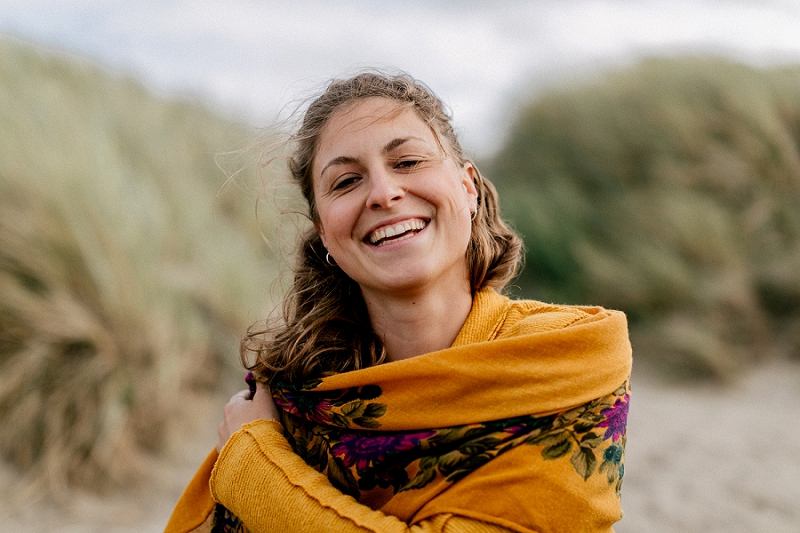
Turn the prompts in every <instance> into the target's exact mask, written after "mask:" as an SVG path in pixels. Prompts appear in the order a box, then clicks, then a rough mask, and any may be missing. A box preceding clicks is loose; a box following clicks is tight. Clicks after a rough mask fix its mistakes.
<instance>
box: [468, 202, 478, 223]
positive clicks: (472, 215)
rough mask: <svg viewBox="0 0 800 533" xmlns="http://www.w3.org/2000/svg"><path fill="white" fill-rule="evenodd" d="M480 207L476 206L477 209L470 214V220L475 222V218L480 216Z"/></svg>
mask: <svg viewBox="0 0 800 533" xmlns="http://www.w3.org/2000/svg"><path fill="white" fill-rule="evenodd" d="M478 207H479V206H477V205H476V206H475V211H473V212H472V213H470V214H469V220H470V221H471V222H475V219H476V218H477V217H478Z"/></svg>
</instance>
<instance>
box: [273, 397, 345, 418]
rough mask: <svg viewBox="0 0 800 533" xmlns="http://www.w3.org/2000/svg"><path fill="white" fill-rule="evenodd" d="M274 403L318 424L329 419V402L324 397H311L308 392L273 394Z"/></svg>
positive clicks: (290, 412)
mask: <svg viewBox="0 0 800 533" xmlns="http://www.w3.org/2000/svg"><path fill="white" fill-rule="evenodd" d="M273 399H274V400H275V405H277V406H278V407H279V408H280V409H282V410H284V411H286V412H287V413H289V414H293V415H295V416H299V417H301V418H305V419H306V420H312V421H314V422H317V423H320V424H329V423H330V421H331V417H330V410H331V408H332V407H333V406H332V404H331V402H330V401H328V400H325V399H312V398H311V397H310V395H308V394H292V393H289V392H284V393H283V394H274V395H273Z"/></svg>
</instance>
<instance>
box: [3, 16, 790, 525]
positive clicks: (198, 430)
mask: <svg viewBox="0 0 800 533" xmlns="http://www.w3.org/2000/svg"><path fill="white" fill-rule="evenodd" d="M797 28H800V1H797V0H772V1H765V2H758V3H754V2H745V1H737V0H727V1H725V0H716V1H714V0H697V1H666V0H663V1H662V0H642V1H639V2H629V1H624V0H618V1H611V0H609V1H599V0H595V1H589V0H575V1H571V2H559V1H555V0H552V1H540V2H526V1H512V0H509V1H502V2H478V1H458V2H456V1H451V0H442V1H439V2H421V1H407V2H403V3H397V2H393V3H390V2H382V1H376V2H368V1H366V0H363V1H357V0H353V1H342V2H324V1H322V0H319V1H300V2H276V1H255V0H253V1H246V0H231V1H227V2H212V1H210V0H199V1H178V0H160V1H155V0H154V1H148V0H134V1H127V2H114V1H99V0H75V1H71V2H59V1H56V0H24V1H23V0H3V1H2V3H0V487H2V488H0V500H2V501H3V503H4V505H2V509H0V524H3V525H0V531H16V530H18V529H23V528H24V529H25V530H27V531H51V532H52V531H57V532H67V531H69V532H84V531H86V532H92V531H112V532H123V531H124V532H127V531H140V532H141V531H147V532H149V531H153V532H155V531H160V530H161V529H162V528H163V525H164V524H165V522H166V520H167V518H168V516H169V513H170V511H171V507H172V505H173V504H174V502H175V500H176V499H177V497H178V495H179V494H180V492H181V490H182V488H183V486H184V485H185V484H186V482H187V481H188V479H189V478H190V477H191V474H192V473H193V469H194V467H196V466H197V464H198V463H199V461H200V460H201V459H202V457H203V456H204V455H205V453H206V452H207V451H209V450H210V449H211V448H212V447H213V446H214V444H215V443H216V431H215V428H216V424H217V422H218V417H219V416H220V413H221V408H222V406H223V405H224V403H225V401H226V399H227V398H228V397H229V396H230V394H232V393H233V392H235V391H236V390H238V389H240V388H241V385H242V383H241V379H242V374H243V373H242V370H241V366H240V364H239V362H238V341H239V338H240V337H241V336H242V333H243V332H244V330H245V328H246V327H247V326H248V325H250V324H251V323H253V322H254V321H256V320H259V319H261V318H263V317H265V316H266V315H267V314H268V313H269V312H270V311H271V310H272V309H273V306H274V305H275V303H276V302H279V301H280V295H281V287H282V286H283V285H282V284H283V283H285V279H286V276H285V274H286V273H287V272H286V265H285V258H286V250H287V249H289V248H290V246H291V242H292V239H293V235H294V232H295V231H296V227H297V225H298V224H299V223H301V222H299V221H298V220H299V219H298V217H297V216H296V215H295V214H294V207H293V206H294V205H295V203H294V201H295V199H296V197H295V194H294V191H292V190H291V189H290V188H287V187H286V186H285V181H284V180H285V176H284V175H283V173H282V172H281V171H280V166H279V165H267V166H265V165H263V164H262V161H261V160H260V159H259V148H260V147H261V146H262V145H263V143H264V142H265V141H264V139H269V134H270V133H271V132H274V131H279V130H280V129H281V128H285V127H286V125H287V118H289V117H291V116H292V113H293V112H294V111H295V110H296V109H298V107H299V108H302V105H303V102H305V101H307V99H308V97H310V96H312V95H314V94H316V93H317V92H318V90H319V89H321V88H322V87H324V85H325V82H326V81H327V80H329V79H331V78H332V77H336V76H346V75H348V74H351V73H353V72H355V71H356V70H358V69H360V68H364V67H368V66H377V67H381V68H387V69H401V70H404V71H407V72H409V73H411V74H412V75H414V76H415V77H417V78H419V79H421V80H422V81H424V82H425V83H426V84H428V85H429V86H430V87H431V88H432V89H433V90H434V91H435V92H436V93H437V94H438V95H439V96H441V97H442V98H443V100H444V101H445V102H446V103H447V104H448V105H449V106H450V107H451V109H452V112H453V115H454V118H455V124H456V127H457V130H458V131H459V132H460V135H461V138H462V142H463V144H464V146H465V148H466V149H467V151H468V152H469V153H470V154H471V155H472V156H473V157H474V158H475V159H476V160H477V162H478V165H479V166H480V167H481V168H482V170H483V172H484V173H485V174H486V175H487V176H488V177H490V179H492V180H493V181H494V182H495V183H496V185H497V187H498V189H499V191H500V196H501V206H502V208H503V210H504V214H505V216H506V217H507V218H508V219H509V220H510V221H511V222H512V223H513V225H514V226H515V227H516V228H517V229H518V230H519V232H520V233H521V234H522V235H523V236H524V238H525V244H526V268H525V270H524V272H523V273H522V274H521V275H520V277H519V278H518V280H517V281H516V283H515V286H514V287H513V292H514V293H515V294H516V295H518V296H520V297H526V298H535V299H540V300H547V301H554V302H563V303H582V304H597V305H604V306H607V307H613V308H618V309H622V310H624V311H625V312H626V313H627V314H628V317H629V320H630V325H631V339H632V343H633V346H634V355H635V370H634V377H633V386H634V393H633V398H634V402H633V408H632V410H631V413H630V416H631V419H630V426H629V440H628V454H627V460H626V463H627V464H626V483H625V485H624V490H623V508H624V509H625V511H626V516H625V518H624V519H623V521H622V522H620V524H619V525H618V528H617V531H618V532H621V533H626V532H635V531H659V532H672V531H674V532H691V531H698V532H700V531H702V532H712V531H720V532H722V531H725V532H735V531H747V532H754V531H765V532H766V531H769V532H782V531H787V532H788V531H797V527H798V525H797V524H798V523H800V508H798V505H797V502H798V501H800V461H798V460H797V457H798V456H800V430H797V429H796V425H797V414H796V407H797V405H798V404H799V403H800V32H798V31H797ZM229 178H233V179H229Z"/></svg>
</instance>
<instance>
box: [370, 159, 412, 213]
mask: <svg viewBox="0 0 800 533" xmlns="http://www.w3.org/2000/svg"><path fill="white" fill-rule="evenodd" d="M405 194H406V191H405V189H404V188H403V183H402V180H401V179H400V177H399V176H395V175H393V174H392V173H391V172H390V171H388V170H387V169H385V168H376V169H371V170H370V172H369V194H368V196H367V207H370V208H372V209H380V208H386V207H391V206H392V205H394V204H395V203H396V202H398V201H400V200H401V199H402V198H403V196H405Z"/></svg>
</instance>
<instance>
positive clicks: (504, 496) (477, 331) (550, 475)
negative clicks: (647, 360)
mask: <svg viewBox="0 0 800 533" xmlns="http://www.w3.org/2000/svg"><path fill="white" fill-rule="evenodd" d="M498 348H500V349H499V350H498ZM630 361H631V359H630V345H629V343H628V339H627V327H626V324H625V319H624V315H622V314H621V313H619V312H615V311H606V310H604V309H601V308H581V307H571V306H554V305H548V304H543V303H541V302H535V301H511V300H509V299H507V298H505V297H503V296H500V295H498V294H497V293H496V292H494V291H493V290H491V289H485V290H483V291H481V292H479V293H478V294H477V295H476V297H475V301H474V304H473V309H472V311H471V313H470V315H469V317H468V318H467V321H466V322H465V324H464V326H463V328H462V330H461V332H460V333H459V335H458V337H457V338H456V340H455V342H454V344H453V347H452V348H450V349H448V350H443V351H441V352H436V353H433V354H426V355H424V356H420V357H418V358H413V359H410V360H406V361H399V362H396V363H388V364H385V365H380V366H378V367H372V368H369V369H364V370H361V371H357V372H350V373H347V374H341V375H339V376H334V377H333V378H326V380H325V382H328V381H331V383H330V387H332V388H337V387H344V386H348V385H350V384H351V383H352V380H353V379H355V380H356V382H363V383H373V382H380V383H389V384H390V385H389V386H388V387H387V389H391V384H394V385H396V387H395V388H396V389H397V390H399V391H408V390H409V389H411V390H415V389H414V387H417V389H416V390H415V392H414V394H412V395H411V396H408V395H407V393H403V394H405V396H403V398H402V400H403V405H406V406H407V408H406V409H402V410H400V411H399V412H396V413H394V418H391V419H389V422H388V424H389V425H388V427H387V429H390V430H391V429H395V428H412V429H413V428H420V427H422V428H424V427H443V426H451V425H458V424H464V423H471V422H475V421H491V420H496V419H498V418H506V417H510V416H520V415H525V414H533V413H535V414H537V415H540V414H554V413H557V414H558V418H555V421H556V423H559V424H561V425H560V426H559V427H557V428H554V429H552V430H551V431H550V433H549V434H543V435H542V436H540V437H539V439H538V440H536V441H533V442H534V445H523V446H518V447H516V448H514V449H513V450H511V451H509V452H507V453H504V454H503V455H500V456H498V457H495V458H494V459H492V460H491V461H489V462H488V463H487V464H485V465H483V466H482V467H480V468H478V469H477V470H475V471H474V472H472V473H471V474H470V475H468V476H467V477H465V478H463V479H461V480H459V481H457V482H455V483H454V484H452V486H451V485H448V484H447V483H445V482H444V481H443V480H438V481H439V483H438V484H436V483H433V484H431V487H430V490H429V491H428V492H426V491H424V490H418V491H414V490H411V491H406V492H404V493H401V494H400V495H399V496H395V497H388V500H387V499H386V498H384V499H383V500H381V501H380V502H379V503H373V504H372V506H368V505H365V504H363V503H359V502H358V501H357V500H355V499H354V498H352V497H351V496H347V495H344V494H343V493H342V492H340V491H339V490H338V489H336V488H335V487H333V486H332V485H331V483H330V481H329V480H328V478H327V477H326V476H325V475H324V474H322V473H320V472H318V471H317V470H315V469H314V468H311V467H310V466H308V465H307V464H306V463H305V462H304V461H303V459H301V458H300V457H299V456H298V455H297V454H295V453H294V451H293V450H292V448H291V446H290V445H289V443H288V441H287V440H286V438H285V437H284V428H283V427H282V426H281V424H280V423H278V422H276V421H265V420H259V421H255V422H252V423H250V424H248V425H246V426H244V427H243V428H242V430H240V431H238V432H236V433H235V434H234V435H233V436H232V437H231V439H230V440H229V441H228V443H227V444H226V445H225V447H224V448H223V449H222V451H221V453H220V455H219V457H217V456H216V453H213V452H212V454H211V455H210V456H209V457H208V459H207V460H206V462H205V463H204V464H203V465H202V466H201V468H200V470H199V471H198V472H197V474H196V475H195V478H194V479H193V480H192V482H191V483H190V485H189V486H188V487H187V489H186V491H185V493H184V495H183V496H182V497H181V500H180V501H179V502H178V505H177V506H176V508H175V511H174V512H173V516H172V518H171V519H170V522H169V524H168V525H167V529H166V532H167V533H174V532H188V531H202V530H203V529H204V528H206V529H207V528H208V527H209V525H210V516H209V515H210V513H211V512H212V510H213V508H214V505H215V502H219V503H221V504H222V505H224V506H225V507H226V508H227V509H229V510H230V511H232V512H233V513H234V514H235V515H236V516H238V517H239V518H240V519H241V520H242V521H243V522H244V523H245V524H246V525H247V527H248V529H249V530H250V531H252V532H253V533H267V532H270V533H272V532H275V533H278V532H280V533H292V532H297V533H299V532H318V531H319V532H323V531H324V532H342V533H345V532H382V533H390V532H391V533H393V532H398V533H400V532H409V531H415V532H420V533H422V532H431V533H433V532H446V533H500V532H504V531H517V532H522V533H530V532H537V533H544V532H549V531H552V532H556V531H563V532H571V533H574V532H579V531H606V532H607V531H612V529H611V526H612V524H613V522H615V521H616V520H618V519H619V518H621V515H622V513H621V509H620V505H619V494H618V491H619V483H620V482H621V478H622V474H623V470H622V467H621V465H622V455H621V454H622V450H623V449H624V434H622V436H621V433H620V431H621V430H620V429H619V427H618V426H619V421H618V420H617V421H616V422H614V424H617V425H616V426H614V427H612V426H613V425H614V424H612V423H611V422H609V421H607V420H605V419H603V415H602V414H604V413H612V412H613V413H619V412H620V409H615V408H614V406H616V407H619V406H620V405H623V404H621V403H620V400H621V399H622V400H623V401H624V402H627V398H628V396H627V392H625V391H626V390H627V389H626V384H627V379H628V376H629V373H630ZM359 374H361V375H359ZM348 380H350V381H348ZM620 387H622V389H620ZM620 390H622V391H623V392H625V395H624V396H622V395H621V393H620ZM387 396H391V393H388V394H387ZM604 398H609V400H608V401H607V402H606V403H603V401H604V400H603V399H604ZM448 399H449V400H450V401H449V402H448ZM609 402H610V403H609ZM390 405H391V404H390ZM430 406H435V407H436V409H433V410H432V409H430ZM587 406H590V407H587ZM424 407H428V408H427V409H425V408H424ZM623 407H625V413H627V403H624V405H623ZM592 409H593V410H592ZM611 416H612V415H609V417H611ZM592 417H594V418H592ZM387 419H388V417H387ZM587 420H591V421H594V422H595V423H596V425H598V426H600V428H593V429H592V430H591V432H589V429H580V427H579V425H580V424H586V421H587ZM598 420H603V422H599V423H598V422H597V421H598ZM609 420H611V419H610V418H609ZM622 423H623V425H624V420H623V421H622ZM392 424H394V425H392ZM576 424H577V425H576ZM576 428H578V429H577V430H576ZM612 429H613V431H612ZM604 430H607V431H606V434H605V436H604V435H602V433H603V431H604ZM581 431H582V432H583V433H581ZM622 431H624V430H622ZM568 435H569V436H571V438H573V440H575V443H574V445H573V444H572V443H571V442H569V439H568V438H567V436H568ZM567 451H569V452H570V453H567ZM373 507H374V508H373Z"/></svg>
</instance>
